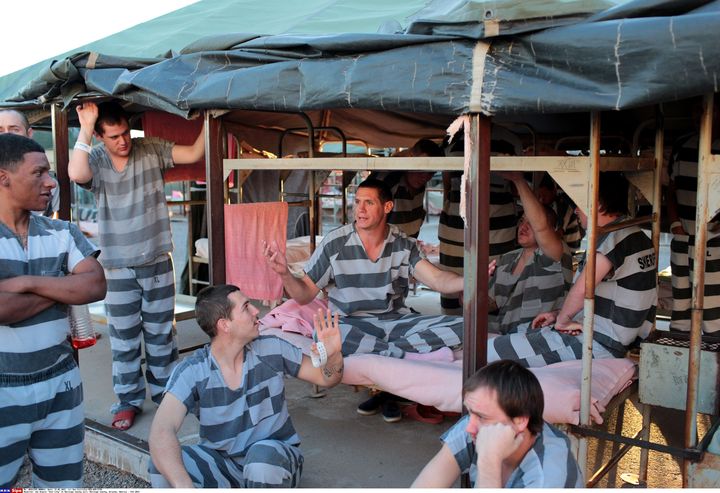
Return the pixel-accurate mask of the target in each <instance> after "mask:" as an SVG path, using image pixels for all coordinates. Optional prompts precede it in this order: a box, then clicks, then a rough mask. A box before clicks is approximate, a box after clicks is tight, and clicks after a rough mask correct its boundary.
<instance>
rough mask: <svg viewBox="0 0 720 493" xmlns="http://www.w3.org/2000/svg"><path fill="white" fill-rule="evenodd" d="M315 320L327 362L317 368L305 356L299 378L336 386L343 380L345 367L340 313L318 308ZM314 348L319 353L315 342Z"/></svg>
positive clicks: (325, 385)
mask: <svg viewBox="0 0 720 493" xmlns="http://www.w3.org/2000/svg"><path fill="white" fill-rule="evenodd" d="M313 322H314V324H315V333H316V334H317V339H318V341H320V342H322V343H323V345H324V346H325V351H327V363H326V364H325V365H324V366H323V367H322V368H315V367H314V366H313V364H312V362H311V360H310V358H308V357H307V356H303V358H302V363H301V364H300V371H299V372H298V378H300V379H301V380H305V381H306V382H310V383H314V384H316V385H321V386H323V387H334V386H335V385H337V384H339V383H340V380H342V374H343V369H344V365H343V356H342V339H341V337H340V327H339V324H338V314H337V313H336V314H335V316H333V315H332V314H331V313H330V310H326V311H325V313H323V310H318V313H316V314H315V315H313ZM312 350H313V352H314V353H316V354H318V353H317V346H316V345H315V344H313V348H312Z"/></svg>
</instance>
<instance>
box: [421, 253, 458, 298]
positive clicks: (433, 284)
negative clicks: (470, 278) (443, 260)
mask: <svg viewBox="0 0 720 493" xmlns="http://www.w3.org/2000/svg"><path fill="white" fill-rule="evenodd" d="M414 275H415V278H416V279H417V280H418V281H420V282H421V283H423V284H424V285H426V286H427V287H429V288H430V289H432V290H433V291H438V292H440V293H443V294H453V293H460V292H462V290H463V289H464V287H465V279H464V278H463V276H460V275H458V274H455V273H454V272H450V271H447V270H442V269H438V268H437V267H435V266H434V265H433V264H432V262H430V261H428V260H426V259H422V260H420V261H419V262H418V263H417V264H415V270H414Z"/></svg>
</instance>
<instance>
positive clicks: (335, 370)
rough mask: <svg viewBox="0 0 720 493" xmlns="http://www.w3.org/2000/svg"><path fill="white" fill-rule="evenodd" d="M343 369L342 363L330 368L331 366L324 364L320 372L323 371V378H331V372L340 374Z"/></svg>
mask: <svg viewBox="0 0 720 493" xmlns="http://www.w3.org/2000/svg"><path fill="white" fill-rule="evenodd" d="M343 369H344V365H343V364H340V366H338V367H337V368H332V367H329V366H326V367H324V368H323V370H322V372H323V375H325V378H332V376H333V373H337V374H342V372H343Z"/></svg>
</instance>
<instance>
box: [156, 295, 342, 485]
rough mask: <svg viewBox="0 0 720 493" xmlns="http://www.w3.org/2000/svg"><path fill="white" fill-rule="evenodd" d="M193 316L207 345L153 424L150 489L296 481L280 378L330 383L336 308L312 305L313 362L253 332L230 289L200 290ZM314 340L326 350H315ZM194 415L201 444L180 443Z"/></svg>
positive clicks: (174, 379) (241, 298)
mask: <svg viewBox="0 0 720 493" xmlns="http://www.w3.org/2000/svg"><path fill="white" fill-rule="evenodd" d="M195 314H196V316H197V322H198V324H199V325H200V327H201V328H202V329H203V331H205V333H207V335H208V336H210V344H209V345H206V346H205V347H204V348H202V349H198V350H197V351H196V352H195V353H194V354H193V355H192V356H190V357H188V358H186V359H184V360H183V361H182V362H180V364H178V366H177V367H176V368H175V370H174V371H173V374H172V376H171V377H170V381H169V382H168V385H167V388H166V390H165V397H164V399H163V400H162V403H161V404H160V407H159V408H158V411H157V413H156V414H155V419H154V420H153V424H152V428H151V430H150V438H149V442H150V456H151V463H150V478H151V481H152V486H153V487H154V488H167V487H170V486H172V487H180V488H192V487H203V488H211V487H213V488H217V487H219V488H237V487H246V488H258V487H267V486H272V487H284V488H289V487H296V486H299V485H300V475H301V473H302V465H303V456H302V453H301V452H300V449H299V447H298V446H299V445H300V438H299V437H298V435H297V433H296V432H295V428H294V427H293V424H292V421H291V419H290V415H289V414H288V409H287V404H286V403H285V384H284V377H285V376H286V375H289V376H292V377H297V378H300V379H302V380H305V381H307V382H310V383H313V384H316V385H322V386H323V387H333V386H335V385H337V384H338V383H340V380H341V378H342V373H343V359H342V354H341V353H340V344H341V343H340V333H339V331H338V317H337V314H336V315H335V317H333V316H332V315H331V313H330V311H329V310H327V312H326V313H323V312H322V311H321V310H318V314H317V315H316V316H315V320H314V322H315V331H316V335H317V341H318V342H317V343H316V344H314V346H313V351H314V353H315V354H316V355H317V356H318V357H321V356H322V354H323V353H325V358H326V360H325V361H324V362H323V361H322V360H320V364H321V365H323V366H322V367H314V366H313V364H312V363H311V361H310V358H308V357H307V356H304V355H303V354H302V352H301V351H300V349H298V348H297V347H295V346H293V345H292V344H290V343H289V342H287V341H284V340H282V339H279V338H277V337H275V336H262V335H259V333H258V319H257V314H258V310H257V308H255V307H254V306H253V305H252V304H251V303H250V300H248V299H247V297H246V296H245V295H243V293H242V292H240V290H239V289H238V288H237V287H236V286H232V285H227V284H226V285H219V286H211V287H207V288H204V289H203V290H201V291H200V292H199V293H198V296H197V302H196V305H195ZM320 343H322V344H323V348H320V347H318V346H319V345H320ZM189 412H192V413H193V414H195V416H196V417H197V418H198V420H199V421H200V431H199V435H200V443H198V444H197V445H183V446H182V447H181V446H180V443H179V441H178V438H177V432H178V430H179V429H180V426H181V425H182V422H183V419H184V418H185V415H186V414H187V413H189Z"/></svg>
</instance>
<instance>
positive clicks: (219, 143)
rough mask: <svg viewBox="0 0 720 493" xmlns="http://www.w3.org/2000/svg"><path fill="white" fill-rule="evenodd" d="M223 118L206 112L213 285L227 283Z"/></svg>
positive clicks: (209, 234) (210, 267) (208, 215)
mask: <svg viewBox="0 0 720 493" xmlns="http://www.w3.org/2000/svg"><path fill="white" fill-rule="evenodd" d="M221 129H222V122H221V121H220V119H218V118H214V117H213V116H212V114H211V112H210V111H206V112H205V176H206V180H207V191H206V194H207V197H206V200H207V209H206V211H207V212H206V213H207V217H208V218H209V228H208V254H209V258H208V263H209V269H208V270H209V278H210V279H209V281H210V285H211V286H212V285H215V284H223V283H225V208H224V205H225V193H224V192H225V188H224V185H223V184H224V181H225V180H223V135H222V131H221Z"/></svg>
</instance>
